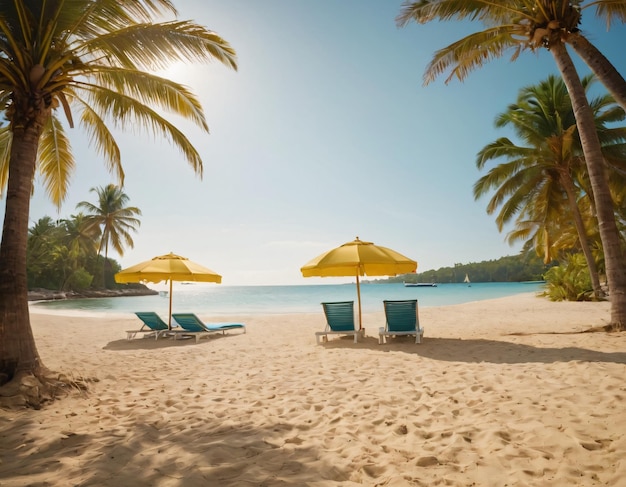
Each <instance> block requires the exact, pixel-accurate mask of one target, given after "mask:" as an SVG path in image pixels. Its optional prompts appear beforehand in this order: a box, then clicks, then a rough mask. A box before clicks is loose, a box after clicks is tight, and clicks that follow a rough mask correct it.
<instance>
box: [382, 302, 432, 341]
mask: <svg viewBox="0 0 626 487" xmlns="http://www.w3.org/2000/svg"><path fill="white" fill-rule="evenodd" d="M383 303H384V305H385V326H384V327H381V328H380V329H379V331H378V343H379V344H381V343H385V340H386V338H387V337H389V336H406V335H408V336H412V335H415V343H421V342H422V336H423V335H424V328H420V320H419V314H418V309H417V299H406V300H401V301H383Z"/></svg>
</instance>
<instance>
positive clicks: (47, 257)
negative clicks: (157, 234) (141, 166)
mask: <svg viewBox="0 0 626 487" xmlns="http://www.w3.org/2000/svg"><path fill="white" fill-rule="evenodd" d="M91 191H92V192H94V193H96V194H97V195H98V203H97V204H93V203H90V202H88V201H81V202H80V203H78V205H77V208H83V209H85V210H86V211H88V213H87V214H83V213H78V214H77V215H72V216H71V217H70V218H69V219H66V220H57V221H56V222H55V221H53V220H52V218H50V217H49V216H46V217H43V218H41V219H39V221H38V222H37V223H36V224H35V225H34V226H33V227H31V228H30V229H29V231H28V244H27V256H26V259H27V261H26V273H27V276H28V289H35V288H44V289H51V290H60V291H82V290H84V289H88V288H94V289H102V288H105V289H114V288H118V287H119V286H118V285H117V284H116V283H115V279H114V276H115V273H117V272H119V271H120V265H119V264H118V263H117V262H116V261H115V260H111V259H109V258H108V248H109V243H110V244H111V245H112V246H113V248H114V249H115V250H116V251H117V253H118V254H119V255H124V250H125V247H130V248H132V247H133V245H134V243H133V239H132V237H131V235H130V231H136V228H137V227H138V226H139V225H140V221H139V220H138V219H137V218H135V216H134V215H141V211H140V210H139V208H136V207H134V206H126V204H127V203H128V201H129V198H128V195H127V194H126V193H124V192H123V191H122V189H121V188H119V187H118V186H115V185H113V184H109V185H107V186H105V187H101V188H91ZM103 250H104V257H103V256H101V254H102V251H103Z"/></svg>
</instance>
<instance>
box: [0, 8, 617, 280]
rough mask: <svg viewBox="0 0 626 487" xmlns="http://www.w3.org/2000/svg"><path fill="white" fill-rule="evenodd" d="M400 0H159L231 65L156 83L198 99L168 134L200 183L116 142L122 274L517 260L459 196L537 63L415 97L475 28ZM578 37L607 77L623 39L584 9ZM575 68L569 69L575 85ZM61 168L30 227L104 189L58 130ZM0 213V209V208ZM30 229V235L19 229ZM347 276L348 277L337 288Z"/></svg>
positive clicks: (296, 274)
mask: <svg viewBox="0 0 626 487" xmlns="http://www.w3.org/2000/svg"><path fill="white" fill-rule="evenodd" d="M401 4H402V2H401V0H384V1H383V0H325V1H320V2H312V1H307V0H263V1H259V0H228V1H225V0H176V1H175V5H176V6H177V8H178V10H179V18H181V19H193V20H195V21H196V22H198V23H200V24H202V25H205V26H207V27H209V28H210V29H212V30H214V31H216V32H217V33H218V34H220V35H221V36H222V37H224V38H225V39H226V40H227V41H229V42H230V43H231V44H232V46H233V47H234V48H235V49H236V50H237V54H238V62H239V71H238V72H234V71H230V70H228V69H227V68H225V67H224V66H222V65H221V64H219V63H217V62H214V63H210V64H208V65H202V66H189V67H186V66H183V65H178V66H175V67H173V68H172V69H171V70H169V71H168V73H167V74H168V76H171V77H172V78H174V79H176V80H177V81H181V82H183V83H185V84H187V85H188V86H190V87H191V88H192V89H193V91H194V92H195V93H196V94H198V96H199V98H200V100H201V102H202V104H203V106H204V109H205V112H206V116H207V120H208V123H209V126H210V131H211V134H210V135H204V134H203V133H202V132H201V131H199V130H197V129H196V128H194V127H192V126H188V125H186V124H181V127H182V128H183V130H184V131H185V133H186V134H187V135H188V136H189V138H190V139H191V141H192V142H193V143H194V145H195V146H196V147H197V148H198V149H199V151H200V153H201V155H202V157H203V161H204V178H203V179H202V180H201V179H199V178H198V177H197V176H195V174H194V173H193V171H192V170H191V168H190V167H189V166H188V165H187V163H186V162H185V161H184V160H183V158H182V157H181V156H180V155H179V154H178V153H177V151H176V149H175V148H173V147H172V146H170V145H169V144H168V143H167V142H165V141H161V140H154V139H153V138H152V136H149V135H146V134H142V133H140V132H137V133H127V134H120V135H119V136H118V141H119V143H120V146H121V150H122V160H123V165H124V169H125V171H126V180H125V188H124V190H125V192H126V193H127V194H128V195H129V197H130V204H131V205H133V206H137V207H139V208H140V209H141V210H142V212H143V216H142V217H141V222H142V223H141V227H140V229H139V231H138V233H136V234H135V235H134V241H135V246H134V248H132V249H128V250H127V251H126V253H125V255H124V256H123V257H119V256H117V255H115V254H112V255H111V256H112V257H113V258H116V259H117V260H118V261H119V262H120V263H121V265H122V267H128V266H131V265H133V264H135V263H138V262H140V261H143V260H147V259H150V258H152V257H154V256H156V255H160V254H165V253H168V252H170V251H172V252H175V253H178V254H181V255H184V256H186V257H189V258H190V259H192V260H195V261H197V262H199V263H201V264H203V265H205V266H207V267H209V268H211V269H213V270H214V271H216V272H218V273H219V274H221V275H222V276H223V284H225V285H239V284H254V285H256V284H259V285H260V284H314V283H328V284H335V283H338V282H341V279H339V278H325V279H321V278H320V279H316V278H306V279H305V278H303V277H302V276H301V274H300V270H299V269H300V267H301V266H302V265H304V264H305V263H306V262H308V261H309V260H310V259H312V258H314V257H315V256H317V255H319V254H321V253H322V252H324V251H326V250H328V249H330V248H332V247H335V246H338V245H340V244H342V243H344V242H347V241H350V240H353V239H354V237H356V236H357V235H358V236H359V237H360V238H361V239H362V240H369V241H373V242H374V243H377V244H380V245H383V246H386V247H391V248H393V249H395V250H397V251H399V252H401V253H403V254H405V255H407V256H409V257H411V258H413V259H415V260H417V261H418V272H419V271H420V270H421V271H424V270H428V269H436V268H439V267H442V266H450V265H453V264H454V263H456V262H461V263H469V262H478V261H482V260H489V259H497V258H499V257H502V256H504V255H514V254H517V253H518V252H519V250H520V248H521V245H518V246H515V247H510V246H509V245H508V244H507V243H506V242H505V234H501V233H499V232H498V230H497V228H496V224H495V222H494V217H493V216H489V215H487V214H486V212H485V207H486V204H487V199H486V198H485V199H481V200H479V201H474V198H473V195H472V186H473V184H474V182H475V181H476V180H477V179H478V178H479V177H480V176H481V173H480V172H479V171H478V170H477V169H476V166H475V157H476V154H477V152H478V151H479V150H480V149H481V148H482V147H484V146H485V145H486V144H488V143H490V142H492V141H493V140H495V139H496V138H498V137H500V136H505V135H510V134H508V133H505V132H504V131H502V130H498V131H496V130H495V129H494V127H493V122H494V119H495V117H496V115H497V114H498V113H500V112H502V111H504V110H505V109H506V107H507V105H508V104H509V103H512V102H514V101H515V99H516V97H517V94H518V91H519V89H520V88H521V87H523V86H527V85H529V84H535V83H537V82H539V81H541V80H543V79H545V78H546V77H547V76H548V75H549V74H551V73H555V74H557V73H558V72H557V69H556V66H555V64H554V62H553V61H552V57H551V55H550V54H549V53H548V52H546V51H541V52H539V53H538V54H531V53H529V52H527V53H524V54H523V55H522V56H521V58H520V59H519V60H518V61H516V62H515V63H511V62H509V59H508V57H506V58H502V59H499V60H495V61H491V62H489V63H488V64H486V65H485V66H484V67H483V68H482V69H480V70H478V71H475V72H474V73H472V74H470V76H469V78H468V79H467V80H466V81H465V82H463V83H460V82H459V81H457V80H453V81H452V82H450V84H448V85H445V84H444V77H442V78H440V79H438V80H437V81H435V82H434V83H432V84H430V85H428V86H426V87H424V86H423V84H422V76H423V73H424V69H425V67H426V65H427V64H428V62H429V61H430V59H431V58H432V55H433V53H434V52H435V51H436V50H437V49H439V48H442V47H445V46H447V45H449V44H451V43H452V42H454V41H456V40H458V39H459V38H461V37H462V36H463V35H465V34H467V33H469V32H473V31H476V30H480V29H481V25H479V24H469V25H461V24H459V23H445V24H438V23H432V24H427V25H418V24H415V23H413V24H410V25H409V26H407V27H404V28H398V27H397V26H396V23H395V17H396V16H397V15H398V13H399V11H400V6H401ZM585 15H586V16H585V17H584V19H583V22H584V23H583V28H585V29H588V30H586V33H587V34H588V35H589V37H590V38H591V40H592V41H593V42H594V43H595V44H596V45H597V46H598V47H599V48H600V49H601V50H602V51H603V52H604V53H605V54H606V55H607V57H608V58H609V60H610V61H612V62H613V63H614V64H615V65H616V67H617V68H618V69H619V70H620V72H622V73H625V72H626V61H625V57H624V53H623V48H624V46H626V32H625V31H624V27H623V25H619V24H618V25H615V26H613V29H612V30H611V31H610V32H608V33H607V32H606V29H605V28H604V26H603V25H600V24H598V23H597V22H596V21H595V20H594V19H593V17H592V11H591V10H589V11H587V12H586V14H585ZM587 72H588V71H587V69H586V68H582V67H581V68H580V73H581V75H582V74H586V73H587ZM71 137H72V146H73V149H74V152H75V155H76V159H77V163H78V169H77V171H76V173H75V174H74V177H73V179H72V184H71V188H70V195H69V197H68V198H67V201H66V202H65V204H64V205H63V207H62V209H61V211H60V213H57V211H56V209H55V208H54V207H53V205H52V204H51V203H49V202H48V200H47V199H46V196H45V193H44V191H43V190H42V189H41V188H40V187H37V188H36V192H35V196H34V198H33V200H32V204H31V222H35V221H37V220H38V219H39V218H41V217H42V216H45V215H48V216H51V217H53V218H66V217H69V216H70V215H72V214H75V213H77V210H76V204H77V203H78V202H80V201H83V200H89V201H92V202H95V201H96V200H95V195H94V194H93V193H90V192H89V189H90V188H92V187H94V186H104V185H106V184H108V183H111V182H116V181H115V180H114V179H113V178H112V177H111V176H110V175H109V174H108V173H107V171H106V170H105V168H104V164H103V163H102V161H101V159H100V158H99V157H98V156H97V155H96V154H95V152H94V151H93V150H91V149H90V148H89V147H88V146H87V142H86V137H85V134H84V133H83V132H81V131H80V129H74V130H73V132H72V133H71ZM3 211H4V208H2V212H3ZM31 224H32V223H31ZM345 281H346V282H347V281H350V279H346V280H345Z"/></svg>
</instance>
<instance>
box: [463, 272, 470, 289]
mask: <svg viewBox="0 0 626 487" xmlns="http://www.w3.org/2000/svg"><path fill="white" fill-rule="evenodd" d="M463 282H464V283H465V284H467V287H472V281H470V278H469V276H468V275H467V274H465V279H463Z"/></svg>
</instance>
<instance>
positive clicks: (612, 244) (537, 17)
mask: <svg viewBox="0 0 626 487" xmlns="http://www.w3.org/2000/svg"><path fill="white" fill-rule="evenodd" d="M583 3H584V2H583V1H571V0H499V1H497V2H494V1H487V0H477V1H471V2H469V1H464V0H430V1H429V0H417V1H406V2H405V3H404V4H403V6H402V9H401V12H400V14H399V15H398V18H397V22H398V24H399V25H400V26H405V25H407V24H408V23H409V22H411V21H415V22H417V23H420V24H423V23H427V22H431V21H434V20H437V21H447V20H470V21H479V22H481V23H482V24H483V26H484V27H485V28H484V30H480V31H478V32H475V33H473V34H470V35H468V36H466V37H464V38H462V39H460V40H458V41H456V42H454V43H453V44H451V45H449V46H447V47H444V48H442V49H440V50H438V51H437V52H436V53H435V55H434V57H433V59H432V60H431V62H430V63H429V65H428V66H427V68H426V72H425V75H424V81H425V83H426V84H427V83H430V82H432V81H433V80H434V79H436V78H437V77H438V76H440V75H441V74H443V73H445V72H446V71H449V75H448V77H447V79H446V82H448V81H450V80H451V79H452V78H453V77H456V78H458V79H459V80H460V81H463V80H464V79H465V78H466V76H467V75H468V74H469V73H470V72H471V71H473V70H474V69H477V68H480V67H481V66H482V65H483V64H484V63H486V62H487V61H490V60H492V59H496V58H500V57H502V56H503V55H505V54H506V53H511V57H512V59H513V60H515V59H516V58H517V57H518V56H519V55H520V54H521V53H522V52H523V51H534V50H537V49H547V50H548V51H549V52H550V53H551V55H552V57H553V59H554V61H555V63H556V65H557V67H558V69H559V72H560V73H561V76H562V78H563V81H564V83H565V85H566V86H567V91H568V93H569V96H570V98H571V101H572V107H573V109H574V114H575V116H576V125H577V129H578V133H579V136H580V141H581V144H582V149H583V154H584V158H585V163H586V165H587V172H588V174H589V180H590V182H591V187H592V192H593V199H594V202H595V209H596V212H597V218H598V223H599V229H600V237H601V239H602V247H603V250H604V255H605V265H606V275H607V281H608V287H609V293H610V300H611V323H610V326H612V327H613V328H614V329H626V253H625V252H623V250H622V247H621V238H620V234H619V231H618V227H617V224H616V220H615V212H614V208H613V200H612V198H611V193H610V189H609V184H608V181H607V178H606V174H605V165H604V160H603V157H602V147H601V144H600V140H599V138H598V134H597V132H596V127H595V120H594V116H593V111H592V109H591V108H590V106H589V104H588V102H587V98H586V96H585V90H584V87H583V85H582V83H581V80H580V77H579V75H578V73H577V71H576V67H575V66H574V63H573V61H572V58H571V57H570V55H569V53H568V51H567V48H566V43H567V40H566V39H567V36H568V34H569V31H572V30H573V29H577V30H578V29H579V26H580V24H581V22H582V12H581V5H582V4H583ZM589 5H590V6H594V7H595V9H596V12H600V11H601V12H603V13H604V15H605V16H606V17H607V18H610V17H614V18H616V19H617V20H619V21H623V20H624V14H623V12H624V2H623V1H620V2H615V1H612V0H597V1H594V2H589Z"/></svg>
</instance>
